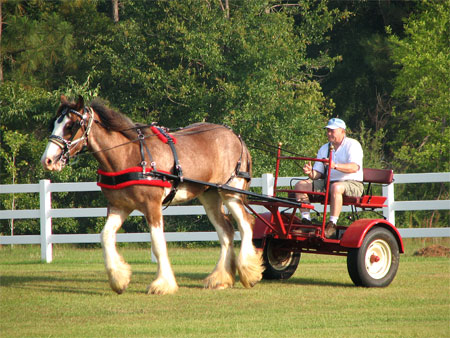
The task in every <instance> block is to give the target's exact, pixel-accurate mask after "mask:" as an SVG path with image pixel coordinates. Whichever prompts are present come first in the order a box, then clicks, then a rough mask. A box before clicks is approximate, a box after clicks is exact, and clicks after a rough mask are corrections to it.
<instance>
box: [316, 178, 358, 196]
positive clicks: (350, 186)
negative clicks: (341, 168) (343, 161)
mask: <svg viewBox="0 0 450 338" xmlns="http://www.w3.org/2000/svg"><path fill="white" fill-rule="evenodd" d="M310 181H311V182H312V186H313V191H316V192H325V190H326V186H325V184H326V182H325V180H314V181H313V180H310ZM336 182H339V183H341V184H343V185H344V187H345V190H344V195H345V196H350V197H360V196H362V194H363V192H364V184H363V183H362V182H359V181H335V182H330V188H331V185H332V184H333V183H336Z"/></svg>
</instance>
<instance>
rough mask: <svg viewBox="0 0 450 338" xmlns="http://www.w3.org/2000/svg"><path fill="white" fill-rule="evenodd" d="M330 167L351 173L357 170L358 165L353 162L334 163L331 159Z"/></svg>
mask: <svg viewBox="0 0 450 338" xmlns="http://www.w3.org/2000/svg"><path fill="white" fill-rule="evenodd" d="M331 169H335V170H339V171H341V172H343V173H346V174H352V173H356V172H358V170H359V165H358V164H356V163H354V162H350V163H338V164H336V163H334V161H331Z"/></svg>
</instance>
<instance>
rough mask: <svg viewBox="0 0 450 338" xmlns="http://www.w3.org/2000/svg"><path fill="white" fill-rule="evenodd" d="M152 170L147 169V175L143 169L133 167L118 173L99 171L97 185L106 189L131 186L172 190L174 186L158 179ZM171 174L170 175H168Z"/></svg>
mask: <svg viewBox="0 0 450 338" xmlns="http://www.w3.org/2000/svg"><path fill="white" fill-rule="evenodd" d="M152 170H153V169H152V168H145V174H144V173H143V172H142V167H133V168H128V169H125V170H121V171H118V172H107V171H103V170H100V169H98V170H97V173H98V182H97V185H98V186H100V187H102V188H106V189H114V190H118V189H122V188H125V187H129V186H131V185H150V186H156V187H163V188H171V187H172V184H171V183H170V182H168V181H165V180H161V179H156V178H155V177H153V176H152V174H151V171H152ZM168 174H169V173H168Z"/></svg>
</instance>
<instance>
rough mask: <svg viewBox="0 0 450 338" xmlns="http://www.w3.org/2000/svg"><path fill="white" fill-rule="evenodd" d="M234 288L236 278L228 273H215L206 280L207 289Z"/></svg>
mask: <svg viewBox="0 0 450 338" xmlns="http://www.w3.org/2000/svg"><path fill="white" fill-rule="evenodd" d="M233 286H234V276H232V275H230V274H227V273H218V272H213V273H212V274H210V275H209V276H208V277H206V278H205V280H204V287H205V289H211V290H225V289H229V288H232V287H233Z"/></svg>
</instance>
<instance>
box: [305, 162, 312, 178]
mask: <svg viewBox="0 0 450 338" xmlns="http://www.w3.org/2000/svg"><path fill="white" fill-rule="evenodd" d="M303 172H304V173H305V174H306V175H308V177H310V178H311V176H312V174H313V168H312V164H311V161H309V162H306V163H305V165H304V166H303Z"/></svg>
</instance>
